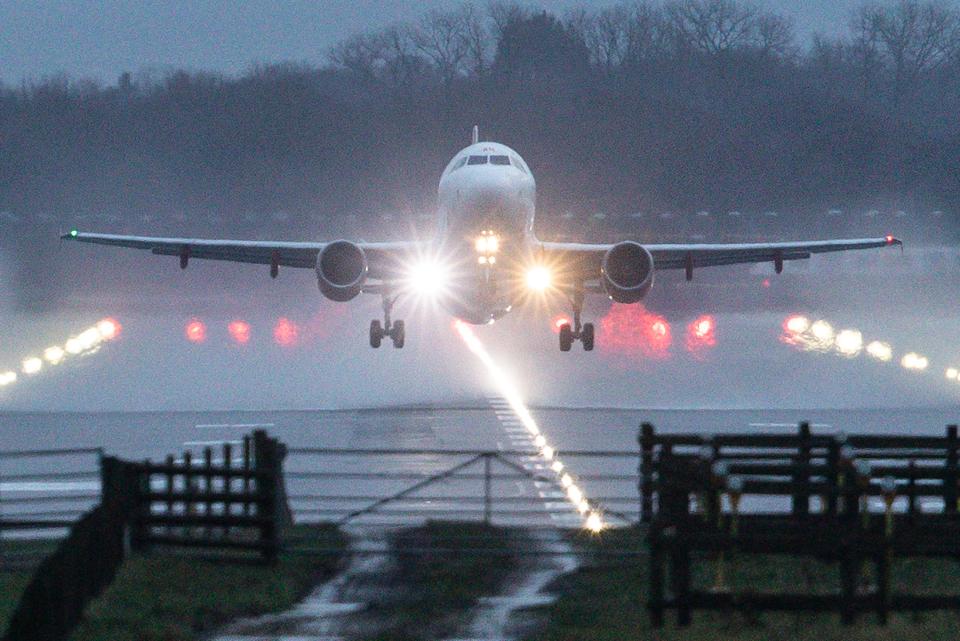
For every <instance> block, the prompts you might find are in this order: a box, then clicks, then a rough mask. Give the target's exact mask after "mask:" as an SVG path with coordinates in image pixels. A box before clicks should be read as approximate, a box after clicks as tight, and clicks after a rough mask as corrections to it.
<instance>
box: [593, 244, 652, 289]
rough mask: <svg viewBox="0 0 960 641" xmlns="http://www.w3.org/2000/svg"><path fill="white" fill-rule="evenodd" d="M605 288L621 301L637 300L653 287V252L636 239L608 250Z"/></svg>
mask: <svg viewBox="0 0 960 641" xmlns="http://www.w3.org/2000/svg"><path fill="white" fill-rule="evenodd" d="M600 272H601V277H602V280H603V288H604V289H605V290H606V292H607V295H608V296H609V297H610V298H611V299H613V300H615V301H616V302H618V303H636V302H637V301H639V300H640V299H641V298H643V297H644V296H646V295H647V292H649V291H650V288H651V287H653V256H652V255H651V254H650V252H649V251H648V250H647V248H646V247H644V246H643V245H641V244H640V243H635V242H633V241H632V240H625V241H623V242H620V243H617V244H616V245H614V246H613V247H611V248H610V249H608V250H607V253H606V255H604V257H603V263H602V264H601V266H600Z"/></svg>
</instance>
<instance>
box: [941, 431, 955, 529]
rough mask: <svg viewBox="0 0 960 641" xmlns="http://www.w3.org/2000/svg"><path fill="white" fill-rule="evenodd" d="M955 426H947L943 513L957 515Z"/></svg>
mask: <svg viewBox="0 0 960 641" xmlns="http://www.w3.org/2000/svg"><path fill="white" fill-rule="evenodd" d="M957 445H958V443H957V426H956V425H948V426H947V469H946V475H945V477H944V479H943V511H944V513H945V514H956V513H957Z"/></svg>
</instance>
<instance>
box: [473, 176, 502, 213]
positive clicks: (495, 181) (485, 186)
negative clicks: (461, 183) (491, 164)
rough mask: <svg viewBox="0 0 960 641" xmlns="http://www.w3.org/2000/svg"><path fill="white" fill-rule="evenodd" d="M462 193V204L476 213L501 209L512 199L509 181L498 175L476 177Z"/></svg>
mask: <svg viewBox="0 0 960 641" xmlns="http://www.w3.org/2000/svg"><path fill="white" fill-rule="evenodd" d="M462 193H463V201H464V204H465V205H466V206H467V207H469V208H471V209H473V210H478V211H494V210H497V209H503V208H504V207H506V206H507V205H508V204H509V203H510V202H511V201H512V199H513V194H512V193H511V185H510V180H509V179H508V178H507V177H505V176H498V175H490V176H484V177H482V178H479V177H478V179H477V180H476V182H474V184H472V185H470V187H469V188H467V189H465V190H463V192H462Z"/></svg>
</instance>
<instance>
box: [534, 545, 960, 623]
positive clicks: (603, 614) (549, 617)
mask: <svg viewBox="0 0 960 641" xmlns="http://www.w3.org/2000/svg"><path fill="white" fill-rule="evenodd" d="M578 544H579V545H580V547H581V548H582V549H583V550H584V551H585V552H586V562H585V563H584V564H583V565H582V566H581V568H580V569H578V570H577V571H576V572H574V573H573V574H571V575H569V576H567V577H563V578H561V579H560V580H558V582H557V583H556V584H555V585H554V586H553V587H554V589H555V590H557V591H558V592H560V593H561V596H560V598H559V599H558V600H557V602H556V603H554V604H553V605H552V606H550V607H548V608H544V609H542V610H540V611H539V613H540V614H542V615H543V618H544V622H545V625H544V626H543V628H542V629H541V630H540V631H538V632H537V633H535V634H532V635H530V636H529V637H528V639H527V641H548V640H549V641H625V640H627V639H651V640H653V639H655V640H657V641H669V640H675V641H682V640H686V641H700V640H704V641H705V640H707V639H718V638H722V639H724V640H725V641H768V640H770V639H793V640H796V641H895V640H896V641H914V640H916V641H920V640H921V639H922V640H924V641H925V640H927V639H955V638H960V617H958V615H957V614H956V613H951V612H933V613H927V614H923V615H921V616H920V617H914V615H912V614H893V615H891V618H890V623H889V625H888V626H886V627H882V626H880V625H878V624H877V623H876V616H875V615H874V614H871V613H867V614H862V615H861V616H860V617H859V618H858V619H857V624H856V625H854V626H849V627H848V626H843V625H841V624H840V620H839V616H838V615H836V614H822V615H818V614H813V613H803V614H799V615H798V614H783V613H773V612H771V613H764V614H761V615H758V616H757V617H755V618H753V619H749V618H746V617H744V616H743V615H740V614H735V613H729V614H727V613H715V612H705V611H702V610H700V611H694V613H693V625H691V626H689V627H687V628H677V627H676V625H675V623H674V621H675V620H676V619H675V617H674V616H673V615H672V613H669V612H668V614H667V625H666V626H665V627H664V628H663V629H661V630H653V629H652V628H651V627H650V623H649V618H648V617H647V613H646V588H647V558H646V557H645V556H640V557H635V558H632V559H622V558H621V559H616V558H611V557H609V556H607V557H604V556H603V553H605V552H606V553H610V552H617V551H621V550H632V551H643V550H645V546H644V541H643V537H642V536H641V535H640V533H639V531H638V530H636V529H625V530H611V531H608V532H606V533H604V534H603V536H602V537H595V538H582V539H580V540H579V542H578ZM695 567H698V568H699V569H698V572H697V573H696V574H695V576H694V582H695V585H696V586H697V587H698V588H704V587H709V586H712V585H714V583H715V580H716V569H717V565H716V561H715V559H699V560H698V561H696V562H695ZM725 574H726V583H727V585H728V586H729V587H731V588H732V589H734V590H738V589H739V590H746V589H751V590H755V591H765V592H774V591H784V592H786V591H805V590H810V589H813V590H815V591H818V592H819V591H832V592H836V591H837V590H838V585H839V581H838V579H837V575H838V572H837V568H836V566H829V565H826V564H823V563H818V562H816V561H812V560H810V559H799V558H785V557H766V556H754V555H750V556H747V555H742V556H741V557H738V558H733V559H727V560H726V563H725ZM893 584H894V586H895V589H896V590H898V591H901V592H911V593H917V594H919V593H924V592H926V593H936V592H940V593H948V594H949V593H954V594H957V593H960V566H958V564H957V563H956V562H951V561H941V560H926V559H922V560H909V561H901V562H898V563H896V564H895V566H894V569H893Z"/></svg>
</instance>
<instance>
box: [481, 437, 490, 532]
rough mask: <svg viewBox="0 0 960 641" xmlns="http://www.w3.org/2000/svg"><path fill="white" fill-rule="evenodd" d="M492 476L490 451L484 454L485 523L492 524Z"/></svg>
mask: <svg viewBox="0 0 960 641" xmlns="http://www.w3.org/2000/svg"><path fill="white" fill-rule="evenodd" d="M490 494H491V478H490V452H484V454H483V524H484V525H490V520H491V512H492V509H491V508H492V506H491V496H490Z"/></svg>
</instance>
